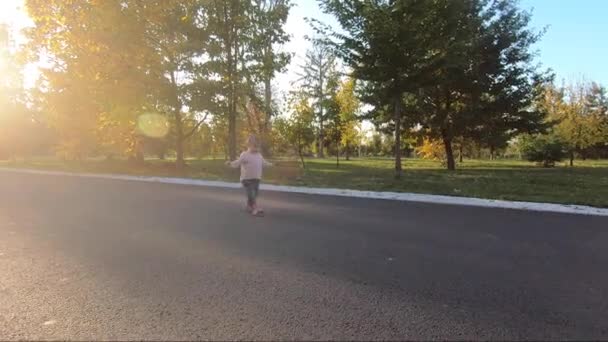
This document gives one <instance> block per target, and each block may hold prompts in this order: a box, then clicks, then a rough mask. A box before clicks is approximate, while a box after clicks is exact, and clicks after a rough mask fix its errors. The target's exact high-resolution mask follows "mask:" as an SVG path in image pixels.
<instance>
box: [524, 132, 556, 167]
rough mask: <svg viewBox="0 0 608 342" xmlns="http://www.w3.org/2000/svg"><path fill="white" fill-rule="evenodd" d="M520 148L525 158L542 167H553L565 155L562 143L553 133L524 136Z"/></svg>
mask: <svg viewBox="0 0 608 342" xmlns="http://www.w3.org/2000/svg"><path fill="white" fill-rule="evenodd" d="M520 149H521V153H522V156H523V157H524V158H525V159H526V160H528V161H531V162H536V163H539V164H542V165H543V166H544V167H553V166H555V163H557V162H560V161H562V160H563V159H564V158H565V157H566V149H565V146H564V143H563V142H562V141H561V140H560V139H559V138H558V137H556V136H554V135H536V136H524V137H522V139H521V147H520Z"/></svg>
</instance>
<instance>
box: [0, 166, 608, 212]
mask: <svg viewBox="0 0 608 342" xmlns="http://www.w3.org/2000/svg"><path fill="white" fill-rule="evenodd" d="M0 172H10V173H22V174H36V175H47V176H68V177H80V178H97V179H108V180H121V181H137V182H148V183H162V184H174V185H189V186H200V187H212V188H224V189H238V188H240V187H241V185H240V184H238V183H231V182H223V181H209V180H202V179H192V178H174V177H156V176H130V175H121V174H99V173H76V172H64V171H46V170H34V169H19V168H4V167H1V168H0ZM261 189H262V190H265V191H274V192H287V193H298V194H308V195H321V196H339V197H351V198H364V199H377V200H391V201H401V202H417V203H428V204H443V205H459V206H468V207H483V208H495V209H513V210H524V211H535V212H551V213H561V214H575V215H588V216H608V209H606V208H596V207H591V206H584V205H567V204H555V203H539V202H520V201H505V200H493V199H483V198H474V197H457V196H445V195H430V194H417V193H407V192H380V191H364V190H348V189H333V188H308V187H298V186H289V185H273V184H262V186H261Z"/></svg>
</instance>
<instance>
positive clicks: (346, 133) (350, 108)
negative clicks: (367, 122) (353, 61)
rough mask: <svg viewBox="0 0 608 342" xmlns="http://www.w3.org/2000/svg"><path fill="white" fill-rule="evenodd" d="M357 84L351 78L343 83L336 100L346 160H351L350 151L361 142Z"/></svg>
mask: <svg viewBox="0 0 608 342" xmlns="http://www.w3.org/2000/svg"><path fill="white" fill-rule="evenodd" d="M355 85H356V82H355V80H354V79H352V78H350V79H347V80H346V81H344V82H342V84H341V86H340V89H339V90H338V93H337V94H336V100H337V103H338V105H339V108H340V115H339V116H340V123H341V126H340V136H341V141H340V143H341V145H342V147H343V148H344V151H345V153H346V160H349V159H350V150H351V148H352V147H353V146H355V144H358V142H359V132H358V130H357V122H358V118H357V113H358V111H359V107H360V103H359V99H358V98H357V96H356V94H355Z"/></svg>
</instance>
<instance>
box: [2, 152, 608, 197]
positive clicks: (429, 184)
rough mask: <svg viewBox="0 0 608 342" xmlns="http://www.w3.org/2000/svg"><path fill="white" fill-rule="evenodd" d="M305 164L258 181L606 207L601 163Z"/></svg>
mask: <svg viewBox="0 0 608 342" xmlns="http://www.w3.org/2000/svg"><path fill="white" fill-rule="evenodd" d="M306 163H307V168H306V170H305V171H304V170H302V169H301V168H300V167H299V163H298V162H296V161H295V160H285V159H282V160H276V161H275V167H273V168H270V169H268V170H267V171H265V176H264V182H266V183H272V184H284V185H297V186H307V187H330V188H342V189H357V190H374V191H396V192H414V193H425V194H440V195H452V196H466V197H479V198H489V199H503V200H516V201H532V202H550V203H563V204H582V205H591V206H596V207H608V161H576V162H575V164H576V165H575V167H573V168H571V167H567V166H565V165H563V164H561V165H559V166H558V167H556V168H552V169H545V168H540V167H537V166H535V165H533V164H531V163H528V162H524V161H513V160H498V161H489V160H465V161H464V163H462V164H460V165H458V170H457V171H455V172H448V171H446V170H444V169H443V167H442V166H441V165H440V163H438V162H435V161H428V160H421V159H406V160H404V174H403V177H402V178H401V179H399V180H396V179H395V178H394V172H393V168H394V163H393V161H392V160H390V159H384V158H365V159H353V160H351V161H344V160H341V161H340V167H339V168H338V167H336V161H335V160H332V159H322V160H319V159H310V160H307V161H306ZM0 167H15V168H30V169H46V170H61V171H71V172H85V173H89V172H92V173H118V174H130V175H153V176H168V177H189V178H196V179H208V180H225V181H238V170H232V169H229V168H227V167H226V166H224V161H223V160H220V159H217V160H213V159H194V160H188V167H187V169H186V170H184V171H182V172H181V173H178V172H177V171H176V170H175V168H174V167H173V165H172V162H171V161H168V160H165V161H161V160H158V159H151V160H147V161H146V163H145V164H144V165H139V166H137V165H133V164H131V163H128V162H126V161H123V160H112V161H107V160H101V159H91V160H87V161H84V162H80V163H78V162H71V163H66V162H61V161H58V160H56V159H52V158H48V159H36V160H29V161H17V162H0Z"/></svg>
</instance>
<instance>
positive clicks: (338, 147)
mask: <svg viewBox="0 0 608 342" xmlns="http://www.w3.org/2000/svg"><path fill="white" fill-rule="evenodd" d="M339 167H340V145H339V143H338V142H337V141H336V168H339Z"/></svg>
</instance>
